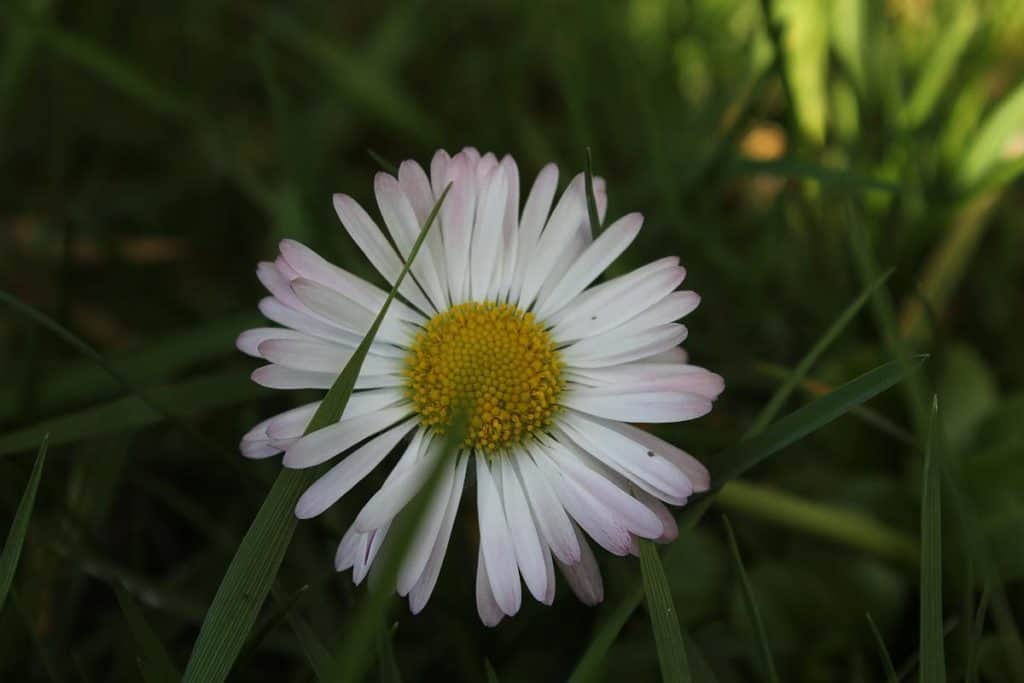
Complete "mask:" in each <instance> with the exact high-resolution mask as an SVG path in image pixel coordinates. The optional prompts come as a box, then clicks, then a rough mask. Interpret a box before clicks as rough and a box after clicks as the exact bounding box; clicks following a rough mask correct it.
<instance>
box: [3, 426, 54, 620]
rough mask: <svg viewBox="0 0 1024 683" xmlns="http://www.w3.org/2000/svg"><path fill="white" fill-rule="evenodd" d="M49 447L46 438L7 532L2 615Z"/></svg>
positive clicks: (4, 554) (4, 552)
mask: <svg viewBox="0 0 1024 683" xmlns="http://www.w3.org/2000/svg"><path fill="white" fill-rule="evenodd" d="M48 446H49V439H48V438H47V437H45V436H44V437H43V442H42V444H40V446H39V452H38V453H37V454H36V464H35V465H33V466H32V474H30V475H29V478H28V484H27V485H26V486H25V493H23V494H22V496H21V502H20V503H18V509H17V511H15V513H14V522H13V523H12V524H11V529H10V531H8V532H7V540H6V541H4V549H3V552H0V613H2V612H3V610H4V603H5V602H7V594H8V592H9V591H10V590H11V584H12V583H13V582H14V572H15V571H16V570H17V569H18V560H19V559H20V558H21V548H22V546H23V545H24V544H25V534H26V533H28V522H29V519H31V517H32V508H33V507H34V506H35V503H36V493H38V491H39V482H40V481H41V480H42V478H43V464H44V463H45V462H46V449H47V447H48Z"/></svg>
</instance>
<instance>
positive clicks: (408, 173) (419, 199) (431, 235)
mask: <svg viewBox="0 0 1024 683" xmlns="http://www.w3.org/2000/svg"><path fill="white" fill-rule="evenodd" d="M398 184H399V185H400V186H401V187H402V191H403V192H404V193H405V196H406V197H407V198H408V200H409V203H410V204H411V205H412V209H413V211H414V212H415V213H416V224H417V225H418V226H419V227H420V229H422V228H423V226H424V225H426V224H427V218H429V217H430V212H431V211H432V210H433V209H434V202H435V201H436V200H437V197H436V196H435V194H434V190H433V189H432V188H431V186H430V179H429V178H427V174H426V173H425V172H424V171H423V167H422V166H420V165H419V164H417V163H416V162H415V161H403V162H402V164H401V165H400V166H399V167H398ZM426 248H427V249H428V250H429V252H430V259H431V260H432V261H433V262H434V270H435V271H436V272H437V277H438V279H439V280H440V282H441V286H442V289H443V291H444V295H445V300H446V301H447V299H448V273H447V266H446V264H445V253H444V242H443V241H442V237H441V229H440V228H438V227H432V228H431V229H430V232H428V233H427V239H426Z"/></svg>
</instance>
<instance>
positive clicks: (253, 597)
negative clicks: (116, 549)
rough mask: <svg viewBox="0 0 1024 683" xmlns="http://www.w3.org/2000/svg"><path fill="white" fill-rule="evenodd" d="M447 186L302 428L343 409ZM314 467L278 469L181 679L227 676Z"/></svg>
mask: <svg viewBox="0 0 1024 683" xmlns="http://www.w3.org/2000/svg"><path fill="white" fill-rule="evenodd" d="M449 188H450V185H449V187H446V188H445V190H444V192H442V193H441V196H440V197H439V198H438V200H437V202H436V203H435V204H434V208H433V210H432V211H431V212H430V215H429V216H428V217H427V221H426V223H425V224H424V226H423V228H422V230H420V234H419V237H418V238H417V239H416V243H415V244H414V245H413V247H412V250H411V251H410V252H409V258H408V260H407V261H406V263H405V265H404V266H403V268H402V270H401V272H400V273H399V274H398V277H397V278H396V279H395V282H394V284H393V286H392V288H391V291H390V292H389V293H388V296H387V298H386V299H385V300H384V305H383V306H381V309H380V311H378V313H377V317H376V319H374V321H373V324H372V325H371V326H370V329H369V331H368V332H367V333H366V336H365V337H363V340H362V342H360V344H359V346H358V347H357V348H356V350H355V352H354V353H353V354H352V357H351V358H350V359H349V361H348V363H346V364H345V367H344V369H342V371H341V373H340V374H339V375H338V378H337V379H336V380H335V381H334V384H333V386H331V389H330V390H329V391H328V392H327V395H326V396H324V398H323V401H321V403H320V407H319V408H318V409H317V411H316V413H315V414H314V415H313V418H312V419H311V420H310V422H309V425H308V426H307V427H306V430H305V433H306V434H309V433H312V432H314V431H316V430H318V429H322V428H323V427H326V426H328V425H331V424H334V423H336V422H337V421H338V420H339V419H340V418H341V416H342V414H343V413H344V412H345V406H346V405H347V404H348V400H349V397H350V396H351V395H352V392H353V390H354V389H355V385H356V379H357V378H358V376H359V369H360V368H361V367H362V365H363V360H364V359H365V358H366V354H367V353H368V351H369V350H370V344H371V343H372V342H373V339H374V337H375V336H376V334H377V330H378V329H380V325H381V323H382V322H383V320H384V315H385V314H386V313H387V311H388V308H389V307H390V306H391V302H392V301H393V300H394V299H395V297H396V296H397V293H398V287H399V285H400V284H401V283H402V280H404V279H405V276H406V274H407V273H408V272H409V268H410V267H411V265H412V262H413V260H414V259H415V258H416V255H417V254H418V253H419V250H420V247H421V246H422V245H423V240H424V239H426V236H427V233H428V232H429V231H430V227H431V226H432V225H433V223H434V220H435V219H436V217H437V213H438V211H440V209H441V205H442V204H443V203H444V200H445V197H447V196H448V190H449ZM316 470H317V468H308V469H305V470H290V469H282V470H281V473H280V474H279V475H278V476H277V480H276V481H275V482H274V486H273V488H272V489H271V490H270V493H269V494H268V495H267V498H266V500H264V502H263V505H262V506H261V507H260V510H259V512H258V513H257V514H256V518H255V519H254V520H253V522H252V525H250V527H249V530H248V531H247V532H246V534H245V538H243V539H242V542H241V544H240V545H239V546H238V550H237V552H236V553H235V556H234V558H233V559H232V561H231V565H230V566H229V567H228V570H227V572H226V573H225V575H224V578H223V580H222V581H221V584H220V587H219V588H218V589H217V594H216V595H215V596H214V598H213V602H212V603H211V605H210V609H209V611H208V612H207V615H206V618H205V619H204V620H203V625H202V627H201V629H200V631H199V637H198V638H197V639H196V643H195V646H194V647H193V650H192V656H191V657H190V658H189V662H188V666H187V667H186V669H185V680H186V681H202V682H203V683H206V681H223V680H224V679H226V678H227V676H228V673H229V672H230V671H231V668H232V665H233V664H234V662H235V659H236V657H237V656H238V653H239V651H240V650H241V649H242V646H243V644H244V643H245V639H246V637H247V636H248V634H249V631H250V630H251V629H252V626H253V623H254V622H255V621H256V617H257V616H258V615H259V611H260V608H261V607H262V606H263V602H264V601H265V600H266V598H267V593H268V592H269V591H270V587H271V585H272V583H273V581H274V578H275V577H276V576H277V571H278V569H279V568H280V566H281V562H282V561H283V560H284V553H285V551H286V550H287V548H288V545H289V543H290V542H291V538H292V534H293V533H294V532H295V526H296V518H295V515H294V510H295V504H296V502H297V501H298V499H299V496H301V495H302V492H303V491H305V489H306V488H307V487H308V485H309V484H311V483H312V482H313V480H314V478H315V477H316V475H317V471H316ZM371 631H372V629H371Z"/></svg>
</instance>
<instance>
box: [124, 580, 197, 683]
mask: <svg viewBox="0 0 1024 683" xmlns="http://www.w3.org/2000/svg"><path fill="white" fill-rule="evenodd" d="M114 591H115V592H116V593H117V602H118V603H119V604H120V605H121V614H123V615H124V620H125V622H126V623H127V624H128V633H129V634H130V635H131V637H132V641H133V642H134V643H135V661H136V663H137V664H138V665H139V671H140V672H141V673H142V678H143V680H144V681H146V683H175V682H176V681H180V680H181V674H180V673H178V670H177V667H175V665H174V660H172V659H171V656H170V655H169V654H167V650H166V649H165V648H164V646H163V643H161V642H160V638H159V637H158V636H157V635H156V633H154V631H153V629H152V628H151V627H150V625H149V622H148V621H146V617H145V615H144V614H143V613H142V610H141V609H139V606H138V605H137V604H135V601H134V600H133V599H132V597H131V595H129V594H128V591H126V590H125V589H124V587H122V586H115V587H114Z"/></svg>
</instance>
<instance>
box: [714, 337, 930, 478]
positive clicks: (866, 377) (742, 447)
mask: <svg viewBox="0 0 1024 683" xmlns="http://www.w3.org/2000/svg"><path fill="white" fill-rule="evenodd" d="M924 358H925V357H924V356H919V357H918V359H917V363H916V365H914V366H913V367H912V368H911V372H912V371H913V369H916V368H917V367H919V366H920V364H921V362H923V360H924ZM907 374H908V372H906V371H905V370H904V368H903V367H902V366H901V364H900V363H898V362H895V361H894V362H891V363H886V364H885V365H880V366H878V367H877V368H875V369H874V370H871V371H869V372H866V373H864V374H863V375H861V376H860V377H858V378H857V379H855V380H852V381H850V382H847V383H846V384H844V385H843V386H841V387H839V388H838V389H836V390H835V391H833V392H832V393H831V394H828V395H827V396H823V397H822V398H819V399H817V400H816V401H814V402H813V403H810V404H808V405H806V406H804V407H803V408H800V409H799V410H797V411H795V412H793V413H790V414H789V415H787V416H786V417H784V418H782V419H781V420H779V421H778V422H776V423H774V424H773V425H771V426H770V427H769V428H767V429H765V430H764V431H763V432H761V433H760V434H758V435H757V436H754V437H752V438H750V439H747V440H745V441H741V442H740V443H738V444H736V445H735V446H733V447H732V448H730V449H728V450H726V451H725V452H724V453H721V454H720V455H718V456H717V457H716V459H715V462H717V463H719V464H718V466H717V467H715V469H716V470H717V472H718V474H717V476H716V477H715V481H716V486H721V485H723V484H724V483H725V482H727V481H729V480H731V479H735V478H736V477H739V476H741V475H743V474H744V473H745V472H746V471H747V470H749V469H750V468H752V467H754V466H755V465H757V464H758V463H760V462H761V461H763V460H765V459H766V458H768V457H769V456H771V455H773V454H775V453H777V452H778V451H780V450H782V449H783V448H785V447H786V446H789V445H791V444H793V443H795V442H797V441H799V440H800V439H802V438H804V437H805V436H807V435H808V434H811V433H812V432H815V431H817V430H819V429H821V428H822V427H824V426H825V425H827V424H828V423H830V422H832V421H833V420H835V419H836V418H838V417H841V416H842V415H845V414H846V413H847V412H849V411H850V409H851V408H852V407H853V406H857V405H860V404H862V403H864V402H865V401H868V400H869V399H871V398H874V397H875V396H877V395H878V394H880V393H882V392H883V391H885V390H886V389H889V388H890V387H892V386H894V385H895V384H897V383H898V382H899V381H900V380H902V379H903V378H904V377H906V376H907Z"/></svg>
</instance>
